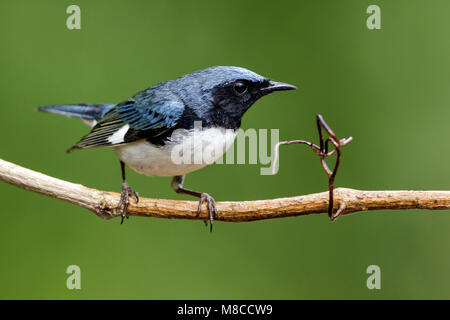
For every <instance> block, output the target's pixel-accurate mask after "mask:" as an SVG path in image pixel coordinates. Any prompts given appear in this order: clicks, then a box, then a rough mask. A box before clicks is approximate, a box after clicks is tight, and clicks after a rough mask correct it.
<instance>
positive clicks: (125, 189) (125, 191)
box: [116, 161, 139, 224]
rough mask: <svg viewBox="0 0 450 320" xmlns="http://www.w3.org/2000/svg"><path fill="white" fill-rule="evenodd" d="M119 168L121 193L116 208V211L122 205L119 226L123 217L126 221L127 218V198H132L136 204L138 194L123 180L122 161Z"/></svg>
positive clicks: (128, 201) (123, 168)
mask: <svg viewBox="0 0 450 320" xmlns="http://www.w3.org/2000/svg"><path fill="white" fill-rule="evenodd" d="M120 168H121V170H122V193H121V194H120V201H119V205H118V206H117V207H116V209H120V208H121V207H122V205H123V210H122V221H121V222H120V224H122V223H123V219H124V218H125V217H126V218H127V219H128V218H129V216H128V213H127V209H128V205H129V204H130V200H129V197H130V196H132V197H134V200H136V203H138V202H139V193H137V192H136V191H134V190H133V189H131V187H130V186H129V185H128V183H127V180H126V179H125V163H123V162H122V161H120Z"/></svg>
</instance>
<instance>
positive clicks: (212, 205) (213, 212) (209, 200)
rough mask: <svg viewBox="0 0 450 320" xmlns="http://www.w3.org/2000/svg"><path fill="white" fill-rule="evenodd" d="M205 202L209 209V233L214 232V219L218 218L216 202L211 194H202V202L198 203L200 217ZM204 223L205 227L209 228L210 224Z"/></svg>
mask: <svg viewBox="0 0 450 320" xmlns="http://www.w3.org/2000/svg"><path fill="white" fill-rule="evenodd" d="M203 202H206V205H207V208H208V214H209V231H210V232H212V228H213V221H214V218H217V217H218V213H217V208H216V201H215V200H214V198H213V197H211V196H210V195H209V194H207V193H202V194H201V196H200V201H199V203H198V210H197V215H200V212H201V211H202V204H203ZM203 222H204V223H205V226H208V222H207V221H203Z"/></svg>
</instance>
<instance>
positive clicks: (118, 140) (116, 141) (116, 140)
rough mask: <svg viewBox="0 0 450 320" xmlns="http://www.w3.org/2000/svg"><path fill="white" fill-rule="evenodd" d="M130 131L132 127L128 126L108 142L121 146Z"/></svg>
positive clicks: (117, 132)
mask: <svg viewBox="0 0 450 320" xmlns="http://www.w3.org/2000/svg"><path fill="white" fill-rule="evenodd" d="M128 129H130V125H129V124H126V125H124V126H123V127H122V128H120V129H119V130H117V131H116V132H114V134H113V135H112V136H110V137H109V138H108V142H111V143H112V144H119V143H122V142H124V141H125V135H126V134H127V132H128Z"/></svg>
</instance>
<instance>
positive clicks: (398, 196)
mask: <svg viewBox="0 0 450 320" xmlns="http://www.w3.org/2000/svg"><path fill="white" fill-rule="evenodd" d="M0 180H1V181H5V182H7V183H9V184H12V185H14V186H17V187H19V188H22V189H26V190H30V191H33V192H36V193H40V194H43V195H46V196H49V197H52V198H56V199H60V200H64V201H67V202H69V203H73V204H75V205H78V206H80V207H83V208H86V209H88V210H90V211H92V212H94V213H95V214H96V215H98V216H99V217H102V218H104V219H110V218H113V217H117V216H120V212H119V211H117V210H116V209H115V207H116V206H117V204H118V202H119V198H120V195H119V194H118V193H115V192H108V191H101V190H96V189H91V188H88V187H85V186H82V185H80V184H74V183H71V182H67V181H63V180H60V179H56V178H53V177H49V176H47V175H45V174H42V173H39V172H36V171H32V170H29V169H26V168H23V167H20V166H18V165H15V164H13V163H10V162H7V161H4V160H1V159H0ZM328 203H329V193H328V192H321V193H315V194H309V195H304V196H297V197H290V198H280V199H272V200H257V201H242V202H218V203H217V209H218V211H219V217H218V218H217V219H216V220H219V221H228V222H246V221H256V220H264V219H274V218H283V217H295V216H304V215H309V214H320V213H327V212H328ZM334 204H335V209H336V210H337V209H339V208H340V209H341V211H340V215H347V214H351V213H355V212H358V211H370V210H390V209H402V210H403V209H429V210H438V209H450V191H360V190H354V189H347V188H337V189H335V190H334ZM197 207H198V201H179V200H165V199H150V198H144V199H141V200H140V201H139V204H134V203H133V201H132V203H131V204H130V206H129V207H128V213H129V214H130V215H132V216H140V217H156V218H167V219H197V220H207V219H208V213H207V211H206V209H205V208H204V209H203V210H202V212H201V214H200V215H199V216H197Z"/></svg>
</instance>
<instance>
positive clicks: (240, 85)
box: [233, 81, 247, 96]
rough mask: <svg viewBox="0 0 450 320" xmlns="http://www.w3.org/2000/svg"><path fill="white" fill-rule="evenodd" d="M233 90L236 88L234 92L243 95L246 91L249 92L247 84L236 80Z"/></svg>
mask: <svg viewBox="0 0 450 320" xmlns="http://www.w3.org/2000/svg"><path fill="white" fill-rule="evenodd" d="M233 90H234V93H236V95H238V96H242V95H243V94H244V93H246V92H247V85H246V84H245V83H243V82H241V81H239V82H236V83H235V84H234V85H233Z"/></svg>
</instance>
